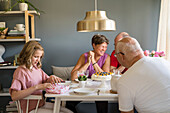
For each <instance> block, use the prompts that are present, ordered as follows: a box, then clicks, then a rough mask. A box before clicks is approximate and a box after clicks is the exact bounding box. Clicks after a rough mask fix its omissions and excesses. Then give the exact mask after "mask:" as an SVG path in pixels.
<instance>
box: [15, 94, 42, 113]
mask: <svg viewBox="0 0 170 113" xmlns="http://www.w3.org/2000/svg"><path fill="white" fill-rule="evenodd" d="M41 99H42V96H41V95H29V96H27V97H25V98H23V100H27V106H26V113H28V108H29V100H38V102H37V105H36V109H35V110H34V113H37V111H38V106H39V102H40V100H41ZM16 105H17V110H18V113H22V109H21V105H20V100H17V101H16Z"/></svg>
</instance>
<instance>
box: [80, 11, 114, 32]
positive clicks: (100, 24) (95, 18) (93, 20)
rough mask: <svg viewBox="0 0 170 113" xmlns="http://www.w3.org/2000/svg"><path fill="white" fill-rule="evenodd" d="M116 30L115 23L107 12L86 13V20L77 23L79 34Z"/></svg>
mask: <svg viewBox="0 0 170 113" xmlns="http://www.w3.org/2000/svg"><path fill="white" fill-rule="evenodd" d="M114 30H116V25H115V21H113V20H110V19H108V18H107V16H106V11H89V12H86V17H85V19H84V20H82V21H79V22H78V23H77V31H78V32H95V31H114Z"/></svg>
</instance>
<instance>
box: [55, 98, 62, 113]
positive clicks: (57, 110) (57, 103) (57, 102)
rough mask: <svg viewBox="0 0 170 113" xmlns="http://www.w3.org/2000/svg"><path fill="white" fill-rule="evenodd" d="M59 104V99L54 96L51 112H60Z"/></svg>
mask: <svg viewBox="0 0 170 113" xmlns="http://www.w3.org/2000/svg"><path fill="white" fill-rule="evenodd" d="M60 104H61V99H60V98H57V97H55V103H54V109H53V113H60Z"/></svg>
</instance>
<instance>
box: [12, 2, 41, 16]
mask: <svg viewBox="0 0 170 113" xmlns="http://www.w3.org/2000/svg"><path fill="white" fill-rule="evenodd" d="M15 1H16V3H15V4H14V5H12V6H11V10H12V9H13V8H14V7H15V6H16V5H18V4H19V8H20V10H21V11H26V10H28V8H30V7H32V8H33V9H34V10H36V12H37V13H40V12H43V11H41V10H39V9H38V8H36V7H35V6H34V5H33V4H32V3H30V2H29V1H28V0H15Z"/></svg>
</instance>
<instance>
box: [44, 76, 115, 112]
mask: <svg viewBox="0 0 170 113" xmlns="http://www.w3.org/2000/svg"><path fill="white" fill-rule="evenodd" d="M106 83H107V85H106V86H105V87H103V88H101V87H99V86H100V85H101V81H93V80H91V79H88V80H87V82H86V85H85V87H84V88H80V87H79V83H78V81H70V82H68V81H67V82H66V83H62V84H66V85H69V90H68V92H66V93H63V94H53V93H46V94H45V97H54V98H55V100H54V108H53V113H59V111H60V106H61V102H62V101H113V102H117V101H118V94H117V93H113V92H112V91H111V88H110V80H109V81H106Z"/></svg>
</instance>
